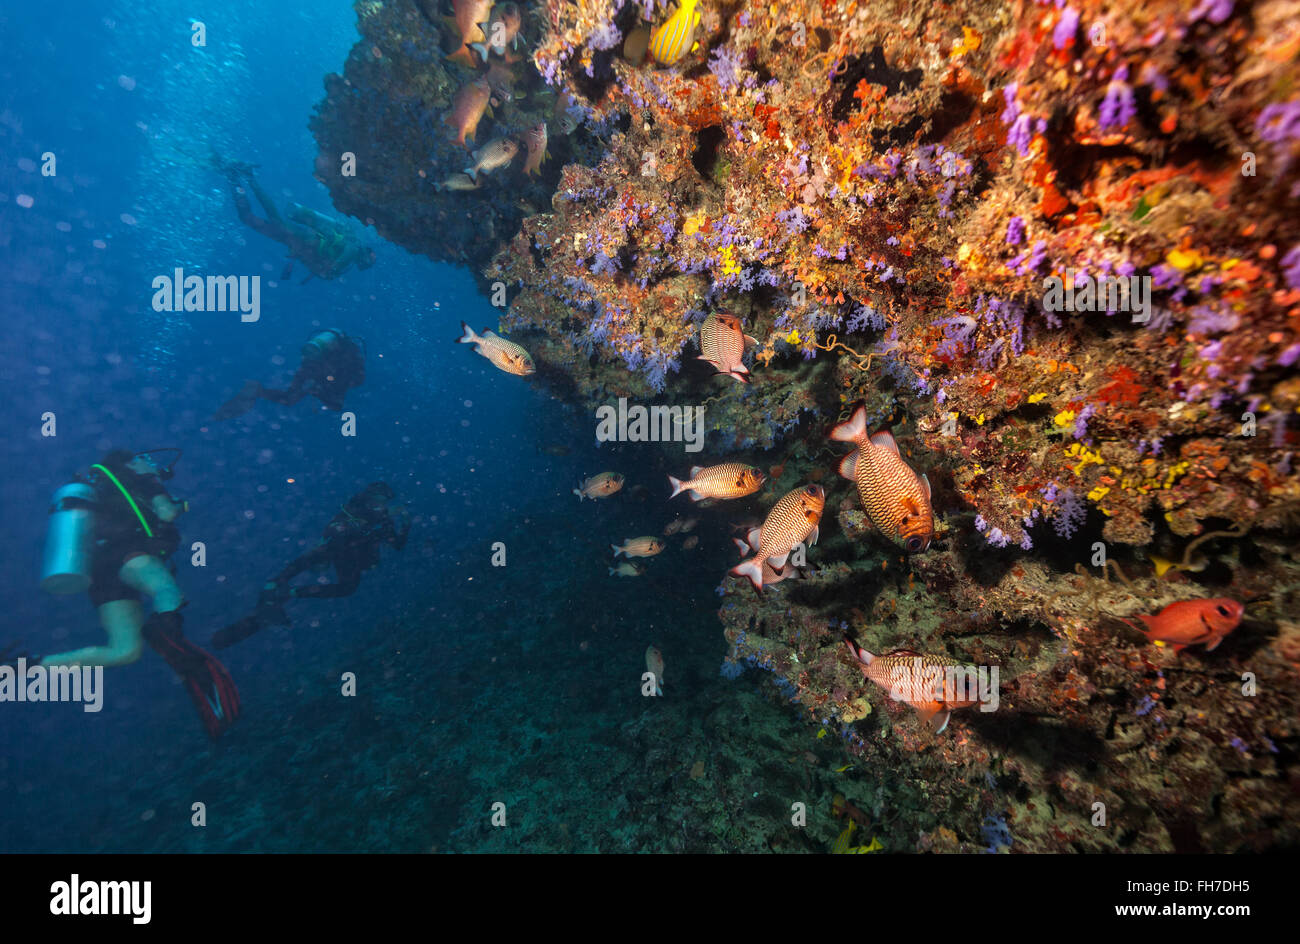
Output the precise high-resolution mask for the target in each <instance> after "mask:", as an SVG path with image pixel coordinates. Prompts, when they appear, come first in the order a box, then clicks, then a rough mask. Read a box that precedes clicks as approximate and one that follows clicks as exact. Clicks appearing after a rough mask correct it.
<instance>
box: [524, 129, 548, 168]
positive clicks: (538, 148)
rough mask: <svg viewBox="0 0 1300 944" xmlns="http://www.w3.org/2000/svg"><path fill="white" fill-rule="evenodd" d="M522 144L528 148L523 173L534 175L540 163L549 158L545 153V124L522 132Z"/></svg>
mask: <svg viewBox="0 0 1300 944" xmlns="http://www.w3.org/2000/svg"><path fill="white" fill-rule="evenodd" d="M524 144H525V145H526V146H527V147H528V159H527V160H526V161H524V173H525V174H529V175H532V174H535V173H537V169H538V168H539V167H541V166H542V161H544V160H546V158H548V157H550V155H549V154H547V153H546V122H544V121H543V122H540V123H539V124H536V125H533V127H531V128H529V129H528V130H527V131H525V132H524Z"/></svg>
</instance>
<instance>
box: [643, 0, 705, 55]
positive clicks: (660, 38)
mask: <svg viewBox="0 0 1300 944" xmlns="http://www.w3.org/2000/svg"><path fill="white" fill-rule="evenodd" d="M696 2H697V0H682V2H681V6H679V7H678V8H677V12H676V13H674V14H673V15H672V16H670V17H668V19H666V20H664V22H662V23H660V24H659V26H658V27H656V28H655V31H654V32H653V33H651V34H650V55H652V56H654V58H655V61H656V62H658V63H659V64H660V65H665V66H670V65H672V64H673V63H674V62H676V61H677V60H678V59H680V58H681V57H682V56H684V55H686V53H688V52H690V51H691V48H692V47H693V46H694V45H695V30H696V28H697V27H698V26H699V25H700V14H699V13H697V12H696V11H695V5H696Z"/></svg>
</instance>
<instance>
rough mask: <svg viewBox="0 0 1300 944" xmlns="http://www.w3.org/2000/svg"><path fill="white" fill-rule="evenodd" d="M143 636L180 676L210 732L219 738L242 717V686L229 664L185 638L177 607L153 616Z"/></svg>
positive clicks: (201, 719) (204, 725) (205, 726)
mask: <svg viewBox="0 0 1300 944" xmlns="http://www.w3.org/2000/svg"><path fill="white" fill-rule="evenodd" d="M143 636H144V640H145V642H147V643H148V644H149V646H150V647H151V648H152V649H153V650H154V652H156V653H158V655H160V656H162V658H163V661H165V662H166V663H167V664H168V665H169V666H171V668H172V671H173V672H175V673H176V674H177V675H179V676H180V678H181V681H182V682H183V683H184V684H185V689H186V691H188V692H189V694H190V700H191V701H193V702H194V708H195V710H196V711H198V713H199V720H200V721H201V722H203V728H204V730H206V731H207V732H208V736H209V737H211V738H213V739H215V738H218V737H220V736H221V735H222V734H224V733H225V732H226V730H227V729H229V728H230V726H231V725H233V724H234V723H235V721H236V719H238V717H239V690H238V689H237V688H236V687H235V682H234V679H232V678H231V677H230V673H229V672H228V671H226V667H225V666H224V665H222V664H221V662H220V660H219V659H217V657H216V656H214V655H213V654H212V653H210V652H208V651H206V650H204V649H201V648H200V647H198V646H196V645H195V644H194V643H192V642H190V641H189V640H188V639H186V638H185V636H184V634H183V633H182V632H181V615H180V613H177V612H175V611H173V612H170V613H155V614H154V615H153V616H151V617H150V618H149V622H148V623H146V624H145V627H144V632H143Z"/></svg>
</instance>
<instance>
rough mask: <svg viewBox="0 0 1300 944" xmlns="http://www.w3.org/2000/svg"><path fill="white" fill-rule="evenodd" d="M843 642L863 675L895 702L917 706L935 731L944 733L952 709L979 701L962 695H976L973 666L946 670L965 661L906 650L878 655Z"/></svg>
mask: <svg viewBox="0 0 1300 944" xmlns="http://www.w3.org/2000/svg"><path fill="white" fill-rule="evenodd" d="M844 644H845V645H847V646H848V647H849V652H851V653H852V654H853V659H854V661H855V662H856V663H858V668H859V669H861V670H862V674H863V675H864V676H866V677H867V678H868V679H869V680H870V681H872V682H874V683H875V684H876V685H879V686H880V687H881V688H883V689H884V690H885V691H887V692H889V696H890V697H891V698H893V699H894V700H895V701H901V702H905V703H906V704H908V705H911V706H912V707H913V708H915V709H916V711H917V713H918V714H919V715H920V716H921V720H922V721H923V722H925V723H926V724H928V725H929V726H930V727H931V729H932V730H933V731H934V733H935V734H942V733H943V729H944V728H946V727H948V719H949V717H950V716H951V715H952V713H953V711H955V710H956V709H958V708H969V707H970V706H971V705H974V704H977V703H978V698H965V697H963V695H972V694H977V693H976V692H974V691H972V690H971V689H970V686H972V685H973V684H974V683H973V681H972V680H973V679H974V678H975V675H974V666H966V667H965V669H966V671H964V672H962V673H960V674H957V675H953V674H950V673H948V672H947V671H946V670H948V669H952V668H956V667H959V666H962V665H963V664H962V663H961V662H958V661H956V660H955V659H949V658H947V657H946V656H932V655H921V654H919V653H916V652H912V651H910V650H907V649H900V650H898V651H896V652H891V653H889V655H885V656H875V655H872V654H871V653H870V652H867V650H865V649H862V648H860V647H859V646H858V645H857V644H855V643H854V642H853V640H852V639H849V638H848V637H847V636H846V637H845V638H844ZM954 681H960V682H965V684H964V685H962V686H961V688H962V690H960V691H959V690H957V686H956V685H955V684H953V683H954Z"/></svg>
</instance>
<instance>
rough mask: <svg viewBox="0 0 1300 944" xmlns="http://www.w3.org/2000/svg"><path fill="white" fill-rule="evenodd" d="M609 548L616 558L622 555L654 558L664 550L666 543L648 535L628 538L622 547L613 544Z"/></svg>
mask: <svg viewBox="0 0 1300 944" xmlns="http://www.w3.org/2000/svg"><path fill="white" fill-rule="evenodd" d="M609 548H610V550H611V551H613V552H614V556H615V557H618V555H620V554H622V555H623V556H624V557H654V556H655V555H656V554H658V553H659V552H660V551H662V550H663V549H664V542H663V541H661V540H659V539H658V538H656V537H652V536H651V535H648V534H647V535H646V536H645V537H640V538H628V539H627V540H626V541H624V542H623V546H622V547H619V546H618V545H617V544H611V545H610V546H609Z"/></svg>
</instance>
